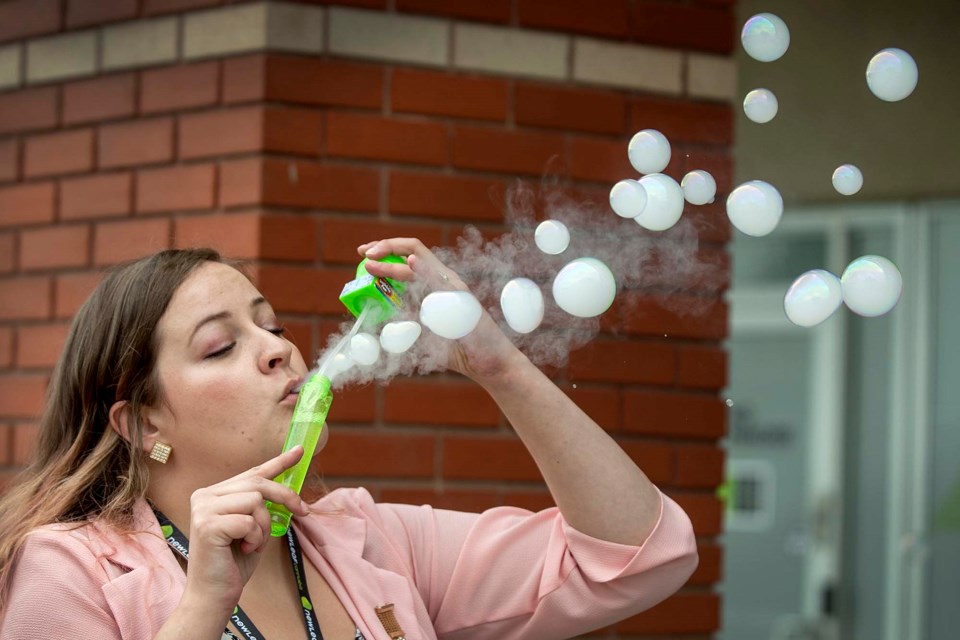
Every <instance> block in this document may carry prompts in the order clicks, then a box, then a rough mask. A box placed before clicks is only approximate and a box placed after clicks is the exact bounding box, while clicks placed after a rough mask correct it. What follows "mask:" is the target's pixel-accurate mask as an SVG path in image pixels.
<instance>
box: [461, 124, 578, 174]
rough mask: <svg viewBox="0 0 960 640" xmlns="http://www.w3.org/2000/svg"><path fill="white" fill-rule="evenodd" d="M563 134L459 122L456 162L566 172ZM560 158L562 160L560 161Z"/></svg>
mask: <svg viewBox="0 0 960 640" xmlns="http://www.w3.org/2000/svg"><path fill="white" fill-rule="evenodd" d="M564 155H565V154H564V141H563V137H562V136H560V135H558V134H552V133H532V132H525V131H504V130H503V129H495V128H492V127H471V126H456V127H454V130H453V164H454V166H456V167H460V168H463V169H478V170H486V171H503V172H507V173H528V174H533V175H543V174H544V173H548V172H549V173H555V172H556V171H557V170H558V169H559V170H560V171H561V172H564V173H565V167H564V166H563V164H564V163H563V160H564ZM558 161H559V163H558Z"/></svg>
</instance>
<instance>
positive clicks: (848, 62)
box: [0, 0, 960, 640]
mask: <svg viewBox="0 0 960 640" xmlns="http://www.w3.org/2000/svg"><path fill="white" fill-rule="evenodd" d="M758 12H772V13H775V14H777V15H779V16H780V17H781V18H782V19H783V20H784V21H785V22H786V23H787V25H788V26H789V28H790V32H791V43H790V48H789V49H788V51H787V53H786V54H785V55H784V56H783V57H782V58H781V59H779V60H777V61H774V62H769V63H762V62H758V61H756V60H754V59H752V58H749V57H748V56H747V55H746V54H745V53H744V51H743V49H742V47H741V46H740V29H741V27H742V25H743V24H744V22H745V21H746V20H747V18H749V17H750V16H752V15H754V14H756V13H758ZM958 27H960V3H957V2H956V0H921V1H919V2H915V3H906V2H902V1H901V2H895V1H893V0H873V1H868V0H803V1H800V2H798V1H796V0H768V1H766V2H759V1H756V0H740V1H739V2H734V0H595V1H594V2H590V3H586V2H581V1H578V0H449V1H444V0H330V1H318V0H307V1H296V0H288V1H284V2H279V1H277V2H273V1H269V2H267V1H262V0H261V1H257V2H229V1H226V0H0V483H3V484H5V483H9V482H12V481H14V478H15V476H16V472H17V471H18V470H19V469H20V468H22V467H23V466H24V464H25V463H26V462H27V461H28V460H29V457H30V454H31V451H32V448H33V444H34V442H35V439H36V419H37V415H38V414H39V412H40V411H41V408H42V404H43V393H44V389H45V387H46V383H47V378H48V377H49V375H50V371H51V370H52V368H53V366H54V365H55V363H56V359H57V357H58V356H59V353H60V350H61V348H62V344H63V341H64V337H65V335H66V332H67V329H68V326H69V321H70V318H71V317H72V316H73V314H74V312H75V311H76V309H77V308H78V306H79V305H80V304H81V302H82V301H83V299H84V298H85V297H86V295H87V294H88V293H89V292H90V291H91V290H92V288H93V287H94V286H95V285H96V283H97V282H98V280H99V278H100V277H101V273H102V271H103V269H105V268H108V267H109V266H110V265H113V264H117V263H119V262H123V261H125V260H129V259H133V258H136V257H139V256H142V255H145V254H148V253H151V252H154V251H157V250H160V249H164V248H169V247H185V246H199V245H208V246H213V247H215V248H217V249H219V250H220V251H222V252H223V253H224V254H226V255H227V256H230V257H233V258H239V259H243V260H245V261H247V263H248V264H249V266H250V273H251V277H252V278H253V279H254V280H255V282H256V283H257V285H258V287H259V288H260V289H261V290H262V291H263V292H264V294H265V295H266V296H267V297H268V299H270V301H271V303H272V304H273V306H274V308H275V309H276V310H277V311H278V313H280V315H281V318H282V320H283V321H284V323H285V325H286V326H287V327H288V328H289V329H290V330H291V332H292V334H293V336H294V339H295V341H296V343H297V345H298V346H299V347H300V349H301V351H303V352H304V354H305V356H307V357H308V359H310V354H316V353H317V352H318V351H319V350H320V349H321V348H322V347H324V346H325V345H326V342H327V338H328V336H330V335H331V334H333V333H335V332H337V331H338V329H339V327H340V325H341V323H342V322H344V321H345V320H346V319H347V316H346V315H345V313H344V309H343V308H342V306H341V305H340V303H339V301H338V300H337V297H338V295H339V293H340V290H341V288H342V286H343V284H345V283H346V282H347V281H349V280H351V279H352V278H353V274H354V269H355V267H356V260H357V256H356V252H355V247H356V246H357V245H358V244H360V243H361V242H365V241H367V240H370V239H375V238H378V237H384V236H392V235H402V236H417V237H420V238H421V239H422V240H423V241H424V242H425V243H426V244H428V245H430V246H443V247H450V246H454V245H456V243H457V241H458V238H460V237H461V236H462V235H463V234H464V228H465V226H466V225H472V226H474V227H476V228H478V229H479V230H480V231H481V233H482V235H483V237H485V238H489V239H490V240H494V239H496V238H497V237H498V236H500V235H501V234H503V233H506V232H509V231H511V230H512V229H511V227H510V222H511V219H510V218H509V217H508V216H507V213H506V212H507V211H509V210H510V209H511V207H515V206H516V205H517V202H518V194H519V195H523V202H524V206H526V207H527V208H528V209H529V210H530V213H532V214H533V215H535V216H536V217H537V218H540V219H543V218H547V217H551V216H555V215H561V214H564V215H570V212H571V211H575V212H576V213H577V219H578V220H580V221H582V222H583V221H585V224H588V223H589V221H590V220H591V219H594V220H600V218H597V216H603V217H610V216H613V215H614V214H613V213H612V212H611V211H610V210H609V205H608V193H609V190H610V187H611V186H612V185H613V184H614V183H615V182H617V181H619V180H621V179H623V178H626V177H637V175H636V173H635V171H634V170H633V168H632V167H631V166H630V163H629V162H628V160H627V154H626V146H627V143H628V141H629V140H630V138H631V136H632V135H633V134H634V133H635V132H636V131H639V130H641V129H645V128H654V129H658V130H660V131H661V132H663V133H664V134H665V135H666V136H667V137H668V138H669V140H670V142H671V145H672V150H673V154H672V159H671V163H670V165H669V166H668V167H667V169H666V170H665V173H666V174H668V175H670V176H671V177H673V178H674V179H676V180H678V181H679V180H680V179H681V178H682V177H683V175H684V174H685V173H686V172H688V171H690V170H693V169H705V170H707V171H709V172H710V173H711V174H713V176H714V177H715V178H716V181H717V185H718V192H717V197H716V200H715V202H714V203H712V204H709V205H704V206H693V205H687V207H686V209H685V211H684V221H683V225H684V226H685V229H686V230H687V231H692V235H686V236H683V237H684V238H686V240H687V241H689V240H690V238H693V241H694V243H695V244H694V254H695V262H696V265H695V266H697V267H699V268H697V269H690V270H687V271H684V273H683V274H681V275H678V274H676V273H666V272H661V273H656V274H653V277H651V278H648V279H645V280H644V281H643V282H642V283H640V284H638V285H637V286H629V287H624V288H623V289H622V290H621V291H620V292H619V294H618V297H617V302H616V303H615V305H614V307H613V308H612V309H611V310H610V311H609V312H607V313H606V314H604V316H603V319H602V321H601V324H600V333H599V335H598V336H597V337H595V338H594V339H593V340H591V341H590V342H589V343H588V344H587V345H586V346H584V347H582V348H579V349H577V350H575V351H573V352H572V353H570V354H569V358H568V360H567V361H566V362H564V363H562V364H559V365H557V366H551V367H549V369H548V373H549V374H550V375H551V376H552V377H553V378H554V379H555V380H556V381H557V383H558V384H559V385H560V386H561V388H563V389H564V391H566V392H567V393H568V394H569V395H570V396H571V397H572V398H573V399H574V400H575V401H576V402H577V403H578V404H579V405H580V406H581V407H583V408H584V410H586V411H587V412H588V413H589V414H590V415H591V416H593V417H594V419H595V420H597V422H598V423H599V424H600V425H601V426H603V427H604V428H605V429H607V430H608V431H609V432H610V433H611V435H613V436H614V437H615V438H616V439H617V440H618V441H619V442H620V443H621V445H622V446H623V447H624V449H625V450H626V451H627V452H628V453H629V454H630V455H631V456H632V457H633V458H634V459H635V460H636V461H637V462H638V463H639V464H640V465H641V467H642V468H643V469H644V470H645V472H646V473H647V475H648V476H649V477H650V478H651V479H652V480H653V481H654V482H656V483H657V484H658V485H659V486H660V487H661V488H662V489H663V490H664V491H665V492H666V493H668V494H669V495H671V496H672V497H673V498H675V499H676V500H677V501H678V502H679V503H680V504H681V506H683V507H684V509H685V510H686V511H687V512H688V514H689V515H690V516H691V519H692V521H693V524H694V528H695V530H696V532H697V535H698V543H699V547H700V557H701V563H700V567H699V568H698V570H697V572H696V574H695V575H694V576H693V577H692V578H691V580H690V582H689V583H688V584H687V585H686V586H685V587H684V588H683V589H682V590H681V591H680V592H679V593H678V594H676V595H675V596H673V597H671V598H670V599H668V600H667V601H666V602H664V603H662V604H660V605H658V606H657V607H655V608H653V609H651V610H650V611H648V612H645V613H643V614H641V615H639V616H636V617H634V618H631V619H629V620H626V621H623V622H621V623H618V624H617V625H614V626H612V627H610V628H607V629H601V630H598V631H597V632H596V633H595V634H594V636H592V637H597V638H601V637H602V638H650V639H661V640H662V639H664V638H679V637H683V638H688V639H691V640H699V639H703V638H723V639H724V640H768V639H769V640H808V639H809V640H820V639H823V640H827V639H841V638H842V639H844V640H847V639H849V640H877V639H880V638H882V639H884V640H947V639H948V638H950V639H952V638H954V637H956V635H957V634H956V632H955V631H954V632H951V631H950V629H951V628H952V625H951V623H950V620H951V618H950V613H951V611H950V609H949V607H950V606H951V604H953V603H955V602H956V601H957V599H958V597H960V544H958V543H960V456H958V455H957V454H958V452H960V394H958V393H957V391H958V390H960V339H958V338H957V337H956V335H955V332H953V331H951V330H950V329H949V327H950V326H952V325H950V322H951V318H954V317H955V316H956V315H957V314H958V313H960V303H958V302H957V300H958V299H960V275H958V274H960V200H957V199H956V198H958V197H960V184H958V181H957V178H956V172H957V167H958V166H960V163H958V160H960V158H958V153H960V152H958V151H957V150H958V148H960V129H958V127H957V124H956V115H955V114H956V105H957V104H958V99H960V95H958V94H960V85H958V83H957V82H956V78H955V77H956V73H955V72H954V71H953V62H954V61H955V60H956V59H958V54H960V41H958V39H957V38H956V34H957V32H958ZM886 47H899V48H901V49H904V50H906V51H908V52H909V53H910V54H911V55H912V56H913V57H914V59H915V60H916V62H917V64H918V67H919V72H920V73H919V76H920V80H919V84H918V86H917V88H916V90H915V91H914V93H913V94H912V95H911V96H910V97H908V98H907V99H905V100H903V101H901V102H895V103H887V102H882V101H880V100H879V99H877V98H876V97H875V96H874V95H873V94H871V93H870V91H869V90H868V89H867V85H866V82H865V79H864V72H865V69H866V65H867V62H868V61H869V60H870V58H871V57H872V56H873V55H874V54H875V53H876V52H878V51H879V50H881V49H883V48H886ZM761 87H763V88H767V89H770V90H772V91H773V92H774V93H775V94H776V96H777V97H778V99H779V112H778V114H777V116H776V117H775V118H774V119H773V120H772V121H770V122H768V123H766V124H757V123H755V122H751V121H749V120H747V119H746V118H745V117H744V115H743V110H742V101H743V97H744V95H745V94H746V93H747V92H748V91H750V90H752V89H755V88H761ZM845 163H851V164H855V165H857V166H858V167H859V168H860V169H861V170H862V172H863V175H864V186H863V189H862V190H861V191H860V192H859V193H857V194H856V195H854V196H849V197H844V196H840V195H838V194H837V193H836V192H835V191H834V190H833V187H832V185H831V174H832V172H833V170H834V168H836V167H837V166H839V165H841V164H845ZM755 179H760V180H765V181H768V182H770V183H771V184H773V185H775V186H776V187H777V188H778V189H779V191H780V193H781V194H782V195H783V198H784V201H785V205H786V208H785V213H784V216H783V220H782V221H781V223H780V225H779V226H778V227H777V229H776V230H775V231H774V232H773V233H771V234H770V235H768V236H766V237H763V238H754V237H750V236H746V235H744V234H742V233H740V232H739V231H737V230H735V229H733V228H732V227H731V226H730V224H729V222H728V220H727V216H726V213H725V208H724V201H725V199H726V196H727V194H728V193H729V192H730V191H731V189H732V188H733V187H734V186H735V185H736V184H739V183H741V182H743V181H747V180H755ZM622 222H623V224H624V226H623V227H622V229H623V230H624V233H636V234H638V237H643V238H645V239H647V240H649V239H653V240H656V239H657V237H658V236H656V235H655V234H652V233H650V232H645V231H643V230H642V229H639V228H638V227H636V225H635V224H634V223H633V222H631V221H629V220H624V221H622ZM598 224H599V222H598ZM572 231H574V232H575V233H576V232H578V231H580V232H582V233H588V231H589V230H587V229H580V230H578V229H572ZM677 233H679V232H677ZM677 233H674V232H673V231H671V232H665V233H664V234H663V235H662V236H660V237H661V238H663V239H672V240H675V239H676V238H677ZM671 234H672V235H671ZM864 254H879V255H882V256H885V257H887V258H889V259H891V260H892V261H893V262H895V263H896V264H897V265H898V266H899V268H900V271H901V273H902V275H903V280H904V291H903V297H902V299H901V301H900V303H899V305H898V306H897V307H896V308H895V309H894V310H893V311H892V312H891V313H889V314H887V315H885V316H883V317H880V318H862V317H859V316H857V315H855V314H853V313H851V312H850V311H849V310H847V309H846V308H841V309H840V310H839V311H838V312H837V313H836V314H835V315H834V316H833V317H831V318H830V319H829V320H827V321H826V322H825V323H823V324H822V325H820V326H817V327H815V328H812V329H801V328H799V327H797V326H795V325H793V324H791V323H790V322H789V321H788V320H787V319H786V317H785V314H784V311H783V298H784V294H785V292H786V290H787V288H788V287H789V285H790V283H791V282H792V281H793V280H794V279H795V278H796V277H797V276H799V275H800V274H801V273H803V272H804V271H806V270H808V269H816V268H820V269H827V270H830V271H832V272H834V273H836V274H840V273H842V272H843V270H844V269H845V267H846V266H847V265H848V264H849V263H850V261H851V260H853V259H854V258H856V257H858V256H861V255H864ZM518 275H519V274H518ZM330 422H331V428H332V429H333V432H334V433H333V435H332V437H331V439H330V443H329V445H328V447H327V448H326V450H325V451H324V454H323V456H322V457H321V458H320V460H319V464H318V468H317V469H316V471H317V472H318V473H320V474H322V476H323V477H324V479H325V481H326V483H327V485H328V486H331V487H335V486H339V485H363V486H365V487H367V488H368V489H369V490H370V491H371V493H373V495H374V496H375V497H376V498H378V499H379V500H384V501H398V502H412V503H421V502H429V503H431V504H434V505H435V506H439V507H448V508H455V509H464V510H479V509H483V508H487V507H490V506H495V505H504V504H511V505H517V506H522V507H527V508H532V509H538V508H543V507H546V506H549V505H551V504H552V501H551V499H550V496H549V494H548V493H547V492H546V489H545V487H544V486H543V484H542V482H540V481H539V475H538V472H537V470H536V467H535V466H534V465H533V463H532V461H531V460H530V458H529V456H528V455H527V454H526V451H525V450H524V449H523V447H522V445H521V444H520V443H519V441H518V440H517V439H516V437H515V436H514V434H513V432H512V429H511V427H510V425H509V423H507V422H506V420H504V419H503V417H502V416H501V415H500V413H499V411H498V409H497V407H496V405H495V404H494V403H493V402H492V401H491V400H490V399H489V398H488V397H487V396H486V395H485V394H484V393H483V392H482V390H480V389H479V388H476V387H474V386H472V385H471V384H468V383H467V382H466V381H464V380H462V379H459V378H457V377H455V376H450V375H445V374H436V375H430V376H422V377H414V378H395V379H394V380H392V381H390V383H389V384H370V385H363V386H359V387H356V388H352V389H349V390H346V391H343V392H339V393H338V395H337V397H336V400H335V402H334V406H333V410H332V412H331V415H330Z"/></svg>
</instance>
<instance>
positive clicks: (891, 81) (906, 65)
mask: <svg viewBox="0 0 960 640" xmlns="http://www.w3.org/2000/svg"><path fill="white" fill-rule="evenodd" d="M917 79H918V72H917V63H916V62H915V61H914V60H913V57H912V56H911V55H910V54H909V53H907V52H906V51H904V50H903V49H896V48H890V49H884V50H883V51H880V52H879V53H877V54H876V55H875V56H873V57H872V58H870V62H869V63H868V64H867V86H868V87H870V91H872V92H873V95H875V96H877V97H878V98H880V99H881V100H886V101H887V102H897V101H898V100H903V99H904V98H906V97H907V96H909V95H910V94H911V93H913V90H914V89H915V88H916V87H917Z"/></svg>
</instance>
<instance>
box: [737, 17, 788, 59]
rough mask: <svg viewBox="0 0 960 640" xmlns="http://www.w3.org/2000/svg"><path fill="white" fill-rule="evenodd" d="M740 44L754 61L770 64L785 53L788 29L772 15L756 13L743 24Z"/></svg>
mask: <svg viewBox="0 0 960 640" xmlns="http://www.w3.org/2000/svg"><path fill="white" fill-rule="evenodd" d="M740 42H742V43H743V49H744V51H746V52H747V55H748V56H750V57H751V58H753V59H754V60H759V61H760V62H772V61H774V60H776V59H777V58H779V57H780V56H782V55H783V54H784V53H786V52H787V48H788V47H789V46H790V29H788V28H787V25H786V23H785V22H784V21H783V20H781V19H780V18H779V17H777V16H775V15H773V14H772V13H758V14H757V15H755V16H753V17H752V18H750V19H749V20H747V21H746V22H745V23H744V25H743V30H742V31H741V32H740Z"/></svg>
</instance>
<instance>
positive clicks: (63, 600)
mask: <svg viewBox="0 0 960 640" xmlns="http://www.w3.org/2000/svg"><path fill="white" fill-rule="evenodd" d="M106 580H107V575H106V572H105V571H104V569H103V567H102V566H101V564H100V562H99V560H98V559H97V558H96V556H95V555H94V553H93V551H92V550H91V549H90V548H89V547H87V546H86V545H85V544H84V543H83V542H82V541H81V540H79V539H78V538H76V537H74V536H73V535H71V534H70V532H68V531H51V530H44V529H41V530H37V531H35V532H34V533H32V534H30V535H29V536H27V538H26V541H25V542H24V545H23V547H22V548H21V550H20V553H19V554H18V558H17V560H16V563H15V565H14V568H13V575H12V580H11V583H10V590H9V592H8V597H7V600H6V602H5V603H4V607H3V617H2V619H0V639H2V640H32V639H34V638H42V637H46V638H59V637H69V636H74V637H85V638H97V639H98V640H101V639H103V640H111V639H116V640H119V638H120V632H119V630H118V628H117V624H116V622H115V621H114V619H113V616H112V615H111V614H110V610H109V608H108V606H107V602H106V599H105V598H104V595H103V590H102V586H103V584H104V583H105V582H106Z"/></svg>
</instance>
